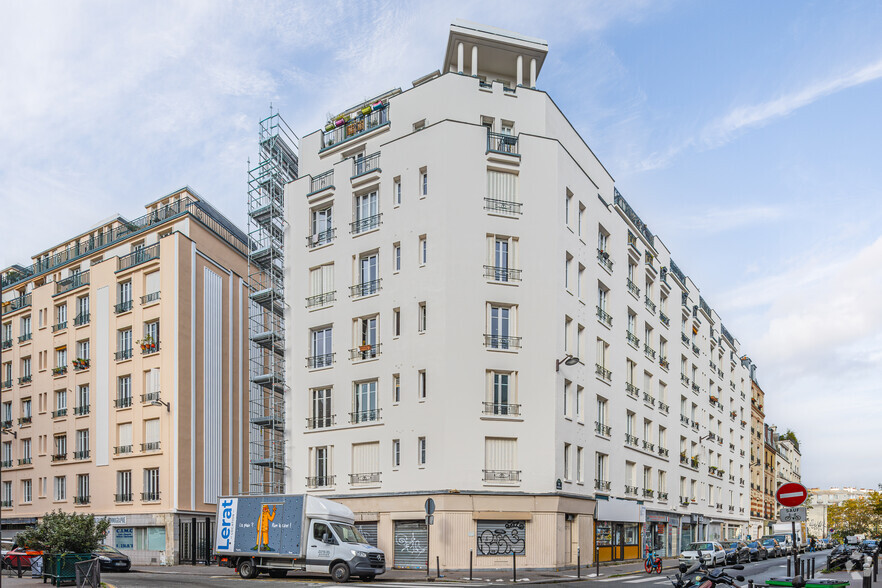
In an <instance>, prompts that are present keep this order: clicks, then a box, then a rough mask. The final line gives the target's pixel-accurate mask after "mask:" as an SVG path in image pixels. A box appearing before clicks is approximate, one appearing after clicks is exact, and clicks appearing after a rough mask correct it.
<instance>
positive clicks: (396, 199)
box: [392, 176, 401, 206]
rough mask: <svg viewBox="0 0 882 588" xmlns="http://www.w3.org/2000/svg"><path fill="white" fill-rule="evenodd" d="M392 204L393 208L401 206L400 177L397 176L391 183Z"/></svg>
mask: <svg viewBox="0 0 882 588" xmlns="http://www.w3.org/2000/svg"><path fill="white" fill-rule="evenodd" d="M392 204H393V205H394V206H400V205H401V177H400V176H398V177H396V178H395V179H394V180H393V181H392Z"/></svg>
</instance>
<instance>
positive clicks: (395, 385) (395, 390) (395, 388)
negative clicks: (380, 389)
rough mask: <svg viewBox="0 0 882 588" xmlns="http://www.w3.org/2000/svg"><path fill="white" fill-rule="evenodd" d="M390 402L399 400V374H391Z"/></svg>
mask: <svg viewBox="0 0 882 588" xmlns="http://www.w3.org/2000/svg"><path fill="white" fill-rule="evenodd" d="M392 402H394V403H396V404H397V403H399V402H401V375H400V374H392Z"/></svg>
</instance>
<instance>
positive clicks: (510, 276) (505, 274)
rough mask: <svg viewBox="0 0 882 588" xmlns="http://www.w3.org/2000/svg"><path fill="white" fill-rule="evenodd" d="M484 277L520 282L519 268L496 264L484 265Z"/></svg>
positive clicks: (497, 280) (495, 280) (499, 280)
mask: <svg viewBox="0 0 882 588" xmlns="http://www.w3.org/2000/svg"><path fill="white" fill-rule="evenodd" d="M484 277H485V278H487V279H488V280H493V281H494V282H520V281H521V270H519V269H512V268H510V267H500V266H497V265H485V266H484Z"/></svg>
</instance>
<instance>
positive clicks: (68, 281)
mask: <svg viewBox="0 0 882 588" xmlns="http://www.w3.org/2000/svg"><path fill="white" fill-rule="evenodd" d="M88 283H89V270H86V271H84V272H80V273H78V274H74V275H72V276H70V277H68V278H64V279H63V280H58V281H57V282H55V295H56V296H57V295H59V294H64V293H65V292H70V291H71V290H75V289H77V288H79V287H80V286H85V285H87V284H88Z"/></svg>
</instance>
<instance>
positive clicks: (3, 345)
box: [2, 337, 12, 349]
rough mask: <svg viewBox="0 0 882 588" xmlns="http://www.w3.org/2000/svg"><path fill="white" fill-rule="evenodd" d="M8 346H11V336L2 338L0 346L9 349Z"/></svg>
mask: <svg viewBox="0 0 882 588" xmlns="http://www.w3.org/2000/svg"><path fill="white" fill-rule="evenodd" d="M10 347H12V338H11V337H10V338H9V339H3V343H2V348H3V349H9V348H10Z"/></svg>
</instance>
